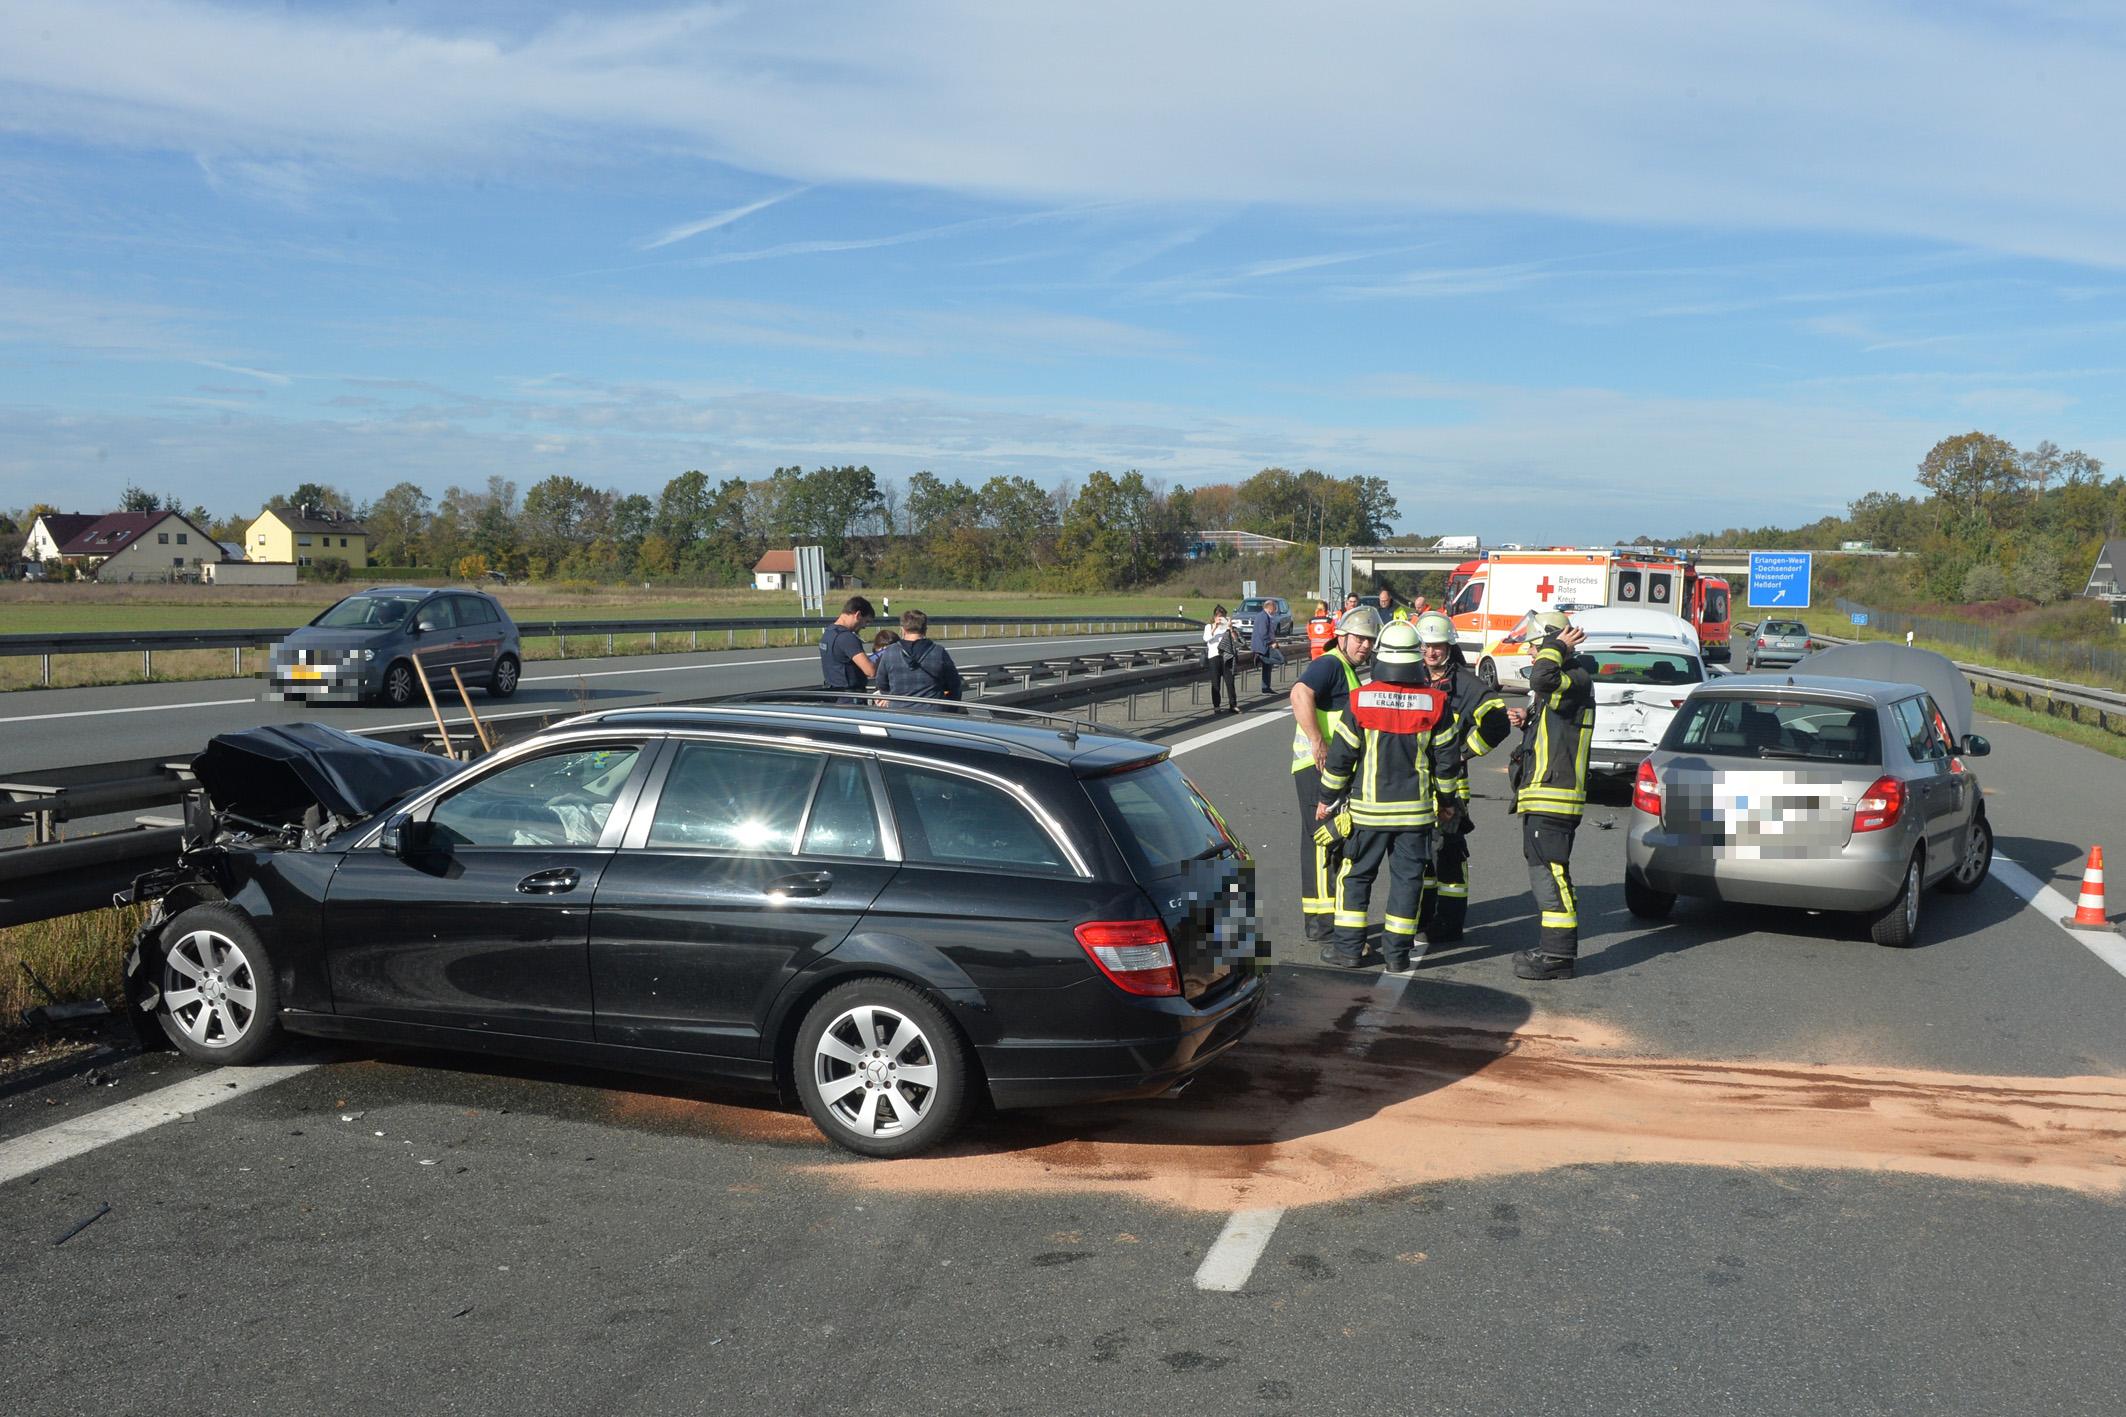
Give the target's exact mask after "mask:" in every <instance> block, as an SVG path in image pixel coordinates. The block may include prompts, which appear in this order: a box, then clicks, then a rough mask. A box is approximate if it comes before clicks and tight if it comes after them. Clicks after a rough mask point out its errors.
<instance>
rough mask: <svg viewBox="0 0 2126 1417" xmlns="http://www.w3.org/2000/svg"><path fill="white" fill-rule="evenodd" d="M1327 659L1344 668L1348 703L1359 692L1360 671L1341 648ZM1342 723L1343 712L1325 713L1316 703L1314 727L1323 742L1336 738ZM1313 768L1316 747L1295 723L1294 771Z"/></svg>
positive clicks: (1317, 702) (1293, 733) (1293, 728)
mask: <svg viewBox="0 0 2126 1417" xmlns="http://www.w3.org/2000/svg"><path fill="white" fill-rule="evenodd" d="M1326 657H1327V658H1330V659H1333V660H1335V661H1336V662H1337V663H1338V664H1340V665H1342V666H1343V671H1344V698H1345V700H1346V701H1347V702H1348V701H1349V699H1350V696H1351V695H1352V694H1355V693H1357V692H1358V671H1357V670H1356V669H1354V668H1352V667H1351V661H1350V660H1348V659H1345V658H1344V652H1343V650H1342V649H1341V648H1337V649H1332V650H1330V651H1329V653H1328V655H1327V656H1326ZM1341 722H1343V710H1341V709H1337V710H1335V711H1333V712H1323V710H1322V708H1321V706H1320V701H1319V700H1316V701H1315V708H1314V726H1315V727H1316V728H1318V729H1320V730H1321V741H1322V742H1324V743H1327V742H1330V741H1332V740H1333V739H1334V738H1335V736H1336V725H1337V724H1339V723H1341ZM1312 766H1314V745H1313V744H1312V743H1309V742H1308V741H1307V735H1306V731H1305V730H1304V729H1302V728H1301V727H1300V726H1299V725H1298V724H1297V723H1294V724H1293V725H1292V771H1293V772H1305V771H1306V770H1307V769H1308V768H1310V767H1312Z"/></svg>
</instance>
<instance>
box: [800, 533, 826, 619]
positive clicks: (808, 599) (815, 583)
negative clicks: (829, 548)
mask: <svg viewBox="0 0 2126 1417" xmlns="http://www.w3.org/2000/svg"><path fill="white" fill-rule="evenodd" d="M797 604H798V614H800V615H802V614H805V613H806V612H808V611H818V612H820V613H821V614H825V613H826V609H827V553H826V552H825V551H824V550H822V549H821V548H819V547H817V546H800V547H798V548H797Z"/></svg>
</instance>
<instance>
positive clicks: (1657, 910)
mask: <svg viewBox="0 0 2126 1417" xmlns="http://www.w3.org/2000/svg"><path fill="white" fill-rule="evenodd" d="M1624 908H1625V909H1626V910H1628V911H1630V912H1631V913H1632V914H1633V915H1636V916H1638V917H1639V918H1640V919H1641V920H1666V919H1667V918H1668V913H1669V912H1670V911H1671V910H1674V909H1675V908H1676V896H1675V892H1673V891H1657V890H1655V889H1654V888H1653V887H1652V886H1650V885H1648V884H1646V882H1645V881H1644V880H1643V879H1641V878H1640V877H1639V876H1637V875H1634V874H1633V873H1632V872H1629V871H1627V872H1625V873H1624Z"/></svg>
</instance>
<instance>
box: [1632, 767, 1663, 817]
mask: <svg viewBox="0 0 2126 1417" xmlns="http://www.w3.org/2000/svg"><path fill="white" fill-rule="evenodd" d="M1631 805H1632V806H1634V807H1636V808H1638V809H1639V810H1640V811H1642V812H1644V813H1646V814H1647V815H1648V816H1650V817H1658V816H1660V815H1661V775H1660V774H1659V773H1657V772H1655V771H1654V765H1653V762H1652V760H1651V759H1648V760H1647V761H1645V762H1642V763H1640V764H1639V775H1638V776H1637V777H1635V778H1633V779H1632V781H1631Z"/></svg>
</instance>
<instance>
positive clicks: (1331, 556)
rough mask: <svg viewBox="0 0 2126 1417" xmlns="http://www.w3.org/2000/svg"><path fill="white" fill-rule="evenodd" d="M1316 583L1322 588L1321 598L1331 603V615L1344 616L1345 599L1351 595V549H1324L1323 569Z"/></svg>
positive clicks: (1341, 547) (1330, 547)
mask: <svg viewBox="0 0 2126 1417" xmlns="http://www.w3.org/2000/svg"><path fill="white" fill-rule="evenodd" d="M1314 583H1315V584H1316V585H1318V586H1320V587H1321V598H1322V599H1323V600H1326V601H1328V602H1329V613H1330V614H1331V615H1341V614H1343V608H1344V597H1345V596H1347V595H1349V594H1350V593H1351V548H1350V547H1348V546H1324V547H1322V548H1321V569H1320V571H1319V572H1318V573H1317V574H1316V576H1315V578H1314Z"/></svg>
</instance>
